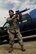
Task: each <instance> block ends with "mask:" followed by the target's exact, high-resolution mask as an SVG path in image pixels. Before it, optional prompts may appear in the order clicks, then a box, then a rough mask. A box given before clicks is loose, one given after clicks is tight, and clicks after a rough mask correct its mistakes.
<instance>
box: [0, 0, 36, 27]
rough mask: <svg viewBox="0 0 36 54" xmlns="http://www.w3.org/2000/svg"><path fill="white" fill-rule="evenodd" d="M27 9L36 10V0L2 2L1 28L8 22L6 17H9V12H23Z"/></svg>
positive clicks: (0, 7)
mask: <svg viewBox="0 0 36 54" xmlns="http://www.w3.org/2000/svg"><path fill="white" fill-rule="evenodd" d="M25 8H30V9H34V8H36V0H0V27H1V26H2V25H3V24H4V23H5V21H6V19H5V18H4V17H8V10H10V9H12V10H14V11H16V10H20V11H21V10H23V9H25ZM28 12H29V11H28Z"/></svg>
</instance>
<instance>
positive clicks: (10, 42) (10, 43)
mask: <svg viewBox="0 0 36 54" xmlns="http://www.w3.org/2000/svg"><path fill="white" fill-rule="evenodd" d="M9 39H10V41H9V45H10V49H9V52H11V51H12V50H13V44H14V34H12V33H11V32H9Z"/></svg>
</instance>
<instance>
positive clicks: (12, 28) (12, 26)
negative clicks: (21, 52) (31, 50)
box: [7, 15, 23, 46]
mask: <svg viewBox="0 0 36 54" xmlns="http://www.w3.org/2000/svg"><path fill="white" fill-rule="evenodd" d="M7 21H8V23H9V28H8V33H9V39H10V41H9V44H10V45H12V46H13V44H14V37H15V33H16V36H17V39H18V40H19V44H20V45H21V46H22V45H23V41H22V35H21V34H20V29H19V26H18V24H17V18H16V17H15V15H14V16H13V17H12V18H10V17H9V18H7Z"/></svg>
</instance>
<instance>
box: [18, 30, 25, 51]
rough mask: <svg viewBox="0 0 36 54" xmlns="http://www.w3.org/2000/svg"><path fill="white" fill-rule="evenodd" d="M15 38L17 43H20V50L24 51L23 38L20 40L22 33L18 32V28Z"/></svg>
mask: <svg viewBox="0 0 36 54" xmlns="http://www.w3.org/2000/svg"><path fill="white" fill-rule="evenodd" d="M17 38H18V40H19V44H20V45H21V50H22V51H24V50H25V49H24V47H23V40H22V35H21V33H20V31H19V30H18V33H17Z"/></svg>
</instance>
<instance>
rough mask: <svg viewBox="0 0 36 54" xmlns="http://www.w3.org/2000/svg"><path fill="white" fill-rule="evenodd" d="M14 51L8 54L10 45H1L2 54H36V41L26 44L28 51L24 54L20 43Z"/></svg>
mask: <svg viewBox="0 0 36 54" xmlns="http://www.w3.org/2000/svg"><path fill="white" fill-rule="evenodd" d="M13 48H14V50H13V51H12V52H11V53H8V50H9V44H3V45H0V54H36V41H31V42H24V48H25V49H26V51H24V52H22V51H21V47H20V45H19V44H18V43H15V44H14V46H13Z"/></svg>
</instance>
